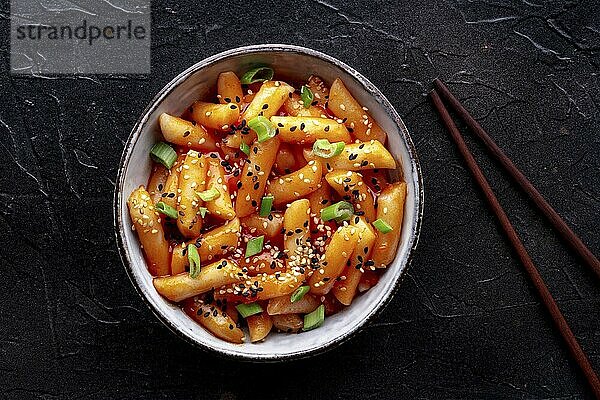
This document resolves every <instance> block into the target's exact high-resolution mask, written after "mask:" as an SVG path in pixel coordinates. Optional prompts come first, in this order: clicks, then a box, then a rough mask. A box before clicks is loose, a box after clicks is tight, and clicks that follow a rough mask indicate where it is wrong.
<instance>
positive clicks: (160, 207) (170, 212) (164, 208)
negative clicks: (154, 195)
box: [155, 201, 177, 219]
mask: <svg viewBox="0 0 600 400" xmlns="http://www.w3.org/2000/svg"><path fill="white" fill-rule="evenodd" d="M155 207H156V210H157V211H158V212H159V213H162V214H165V215H166V216H167V217H169V218H173V219H177V210H176V209H174V208H173V207H171V206H170V205H168V204H165V203H163V202H162V201H159V202H158V203H156V206H155Z"/></svg>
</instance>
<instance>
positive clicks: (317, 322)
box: [302, 304, 325, 331]
mask: <svg viewBox="0 0 600 400" xmlns="http://www.w3.org/2000/svg"><path fill="white" fill-rule="evenodd" d="M323 321H325V305H323V304H321V305H320V306H319V307H317V309H316V310H315V311H313V312H311V313H310V314H306V315H305V316H304V327H303V328H302V330H303V331H310V330H311V329H315V328H318V327H320V326H321V325H323Z"/></svg>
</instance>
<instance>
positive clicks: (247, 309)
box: [235, 303, 263, 318]
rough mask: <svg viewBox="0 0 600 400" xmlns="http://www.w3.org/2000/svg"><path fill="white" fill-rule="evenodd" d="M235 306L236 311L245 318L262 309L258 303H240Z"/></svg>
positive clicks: (258, 312)
mask: <svg viewBox="0 0 600 400" xmlns="http://www.w3.org/2000/svg"><path fill="white" fill-rule="evenodd" d="M235 308H237V310H238V312H239V313H240V315H241V316H242V317H243V318H247V317H249V316H251V315H254V314H260V313H261V312H262V311H263V309H262V307H261V306H260V304H258V303H250V304H244V303H242V304H238V305H237V306H235Z"/></svg>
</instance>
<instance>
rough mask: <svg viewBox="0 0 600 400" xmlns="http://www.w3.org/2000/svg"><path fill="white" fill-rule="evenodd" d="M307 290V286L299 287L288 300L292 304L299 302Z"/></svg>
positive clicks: (308, 288)
mask: <svg viewBox="0 0 600 400" xmlns="http://www.w3.org/2000/svg"><path fill="white" fill-rule="evenodd" d="M309 290H310V287H309V286H300V287H299V288H298V289H296V291H295V292H294V293H292V297H291V298H290V300H291V301H292V303H295V302H297V301H298V300H301V299H302V298H303V297H304V295H305V294H306V293H308V291H309Z"/></svg>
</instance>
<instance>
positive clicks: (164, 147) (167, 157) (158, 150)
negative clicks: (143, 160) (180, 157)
mask: <svg viewBox="0 0 600 400" xmlns="http://www.w3.org/2000/svg"><path fill="white" fill-rule="evenodd" d="M150 157H151V158H152V159H153V160H154V161H156V162H157V163H161V164H162V165H164V166H165V167H167V168H169V169H171V167H172V166H173V164H174V163H175V161H176V160H177V152H176V151H175V150H173V148H172V147H171V146H169V145H168V144H166V143H165V142H158V143H156V144H155V145H154V146H152V149H151V150H150Z"/></svg>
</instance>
